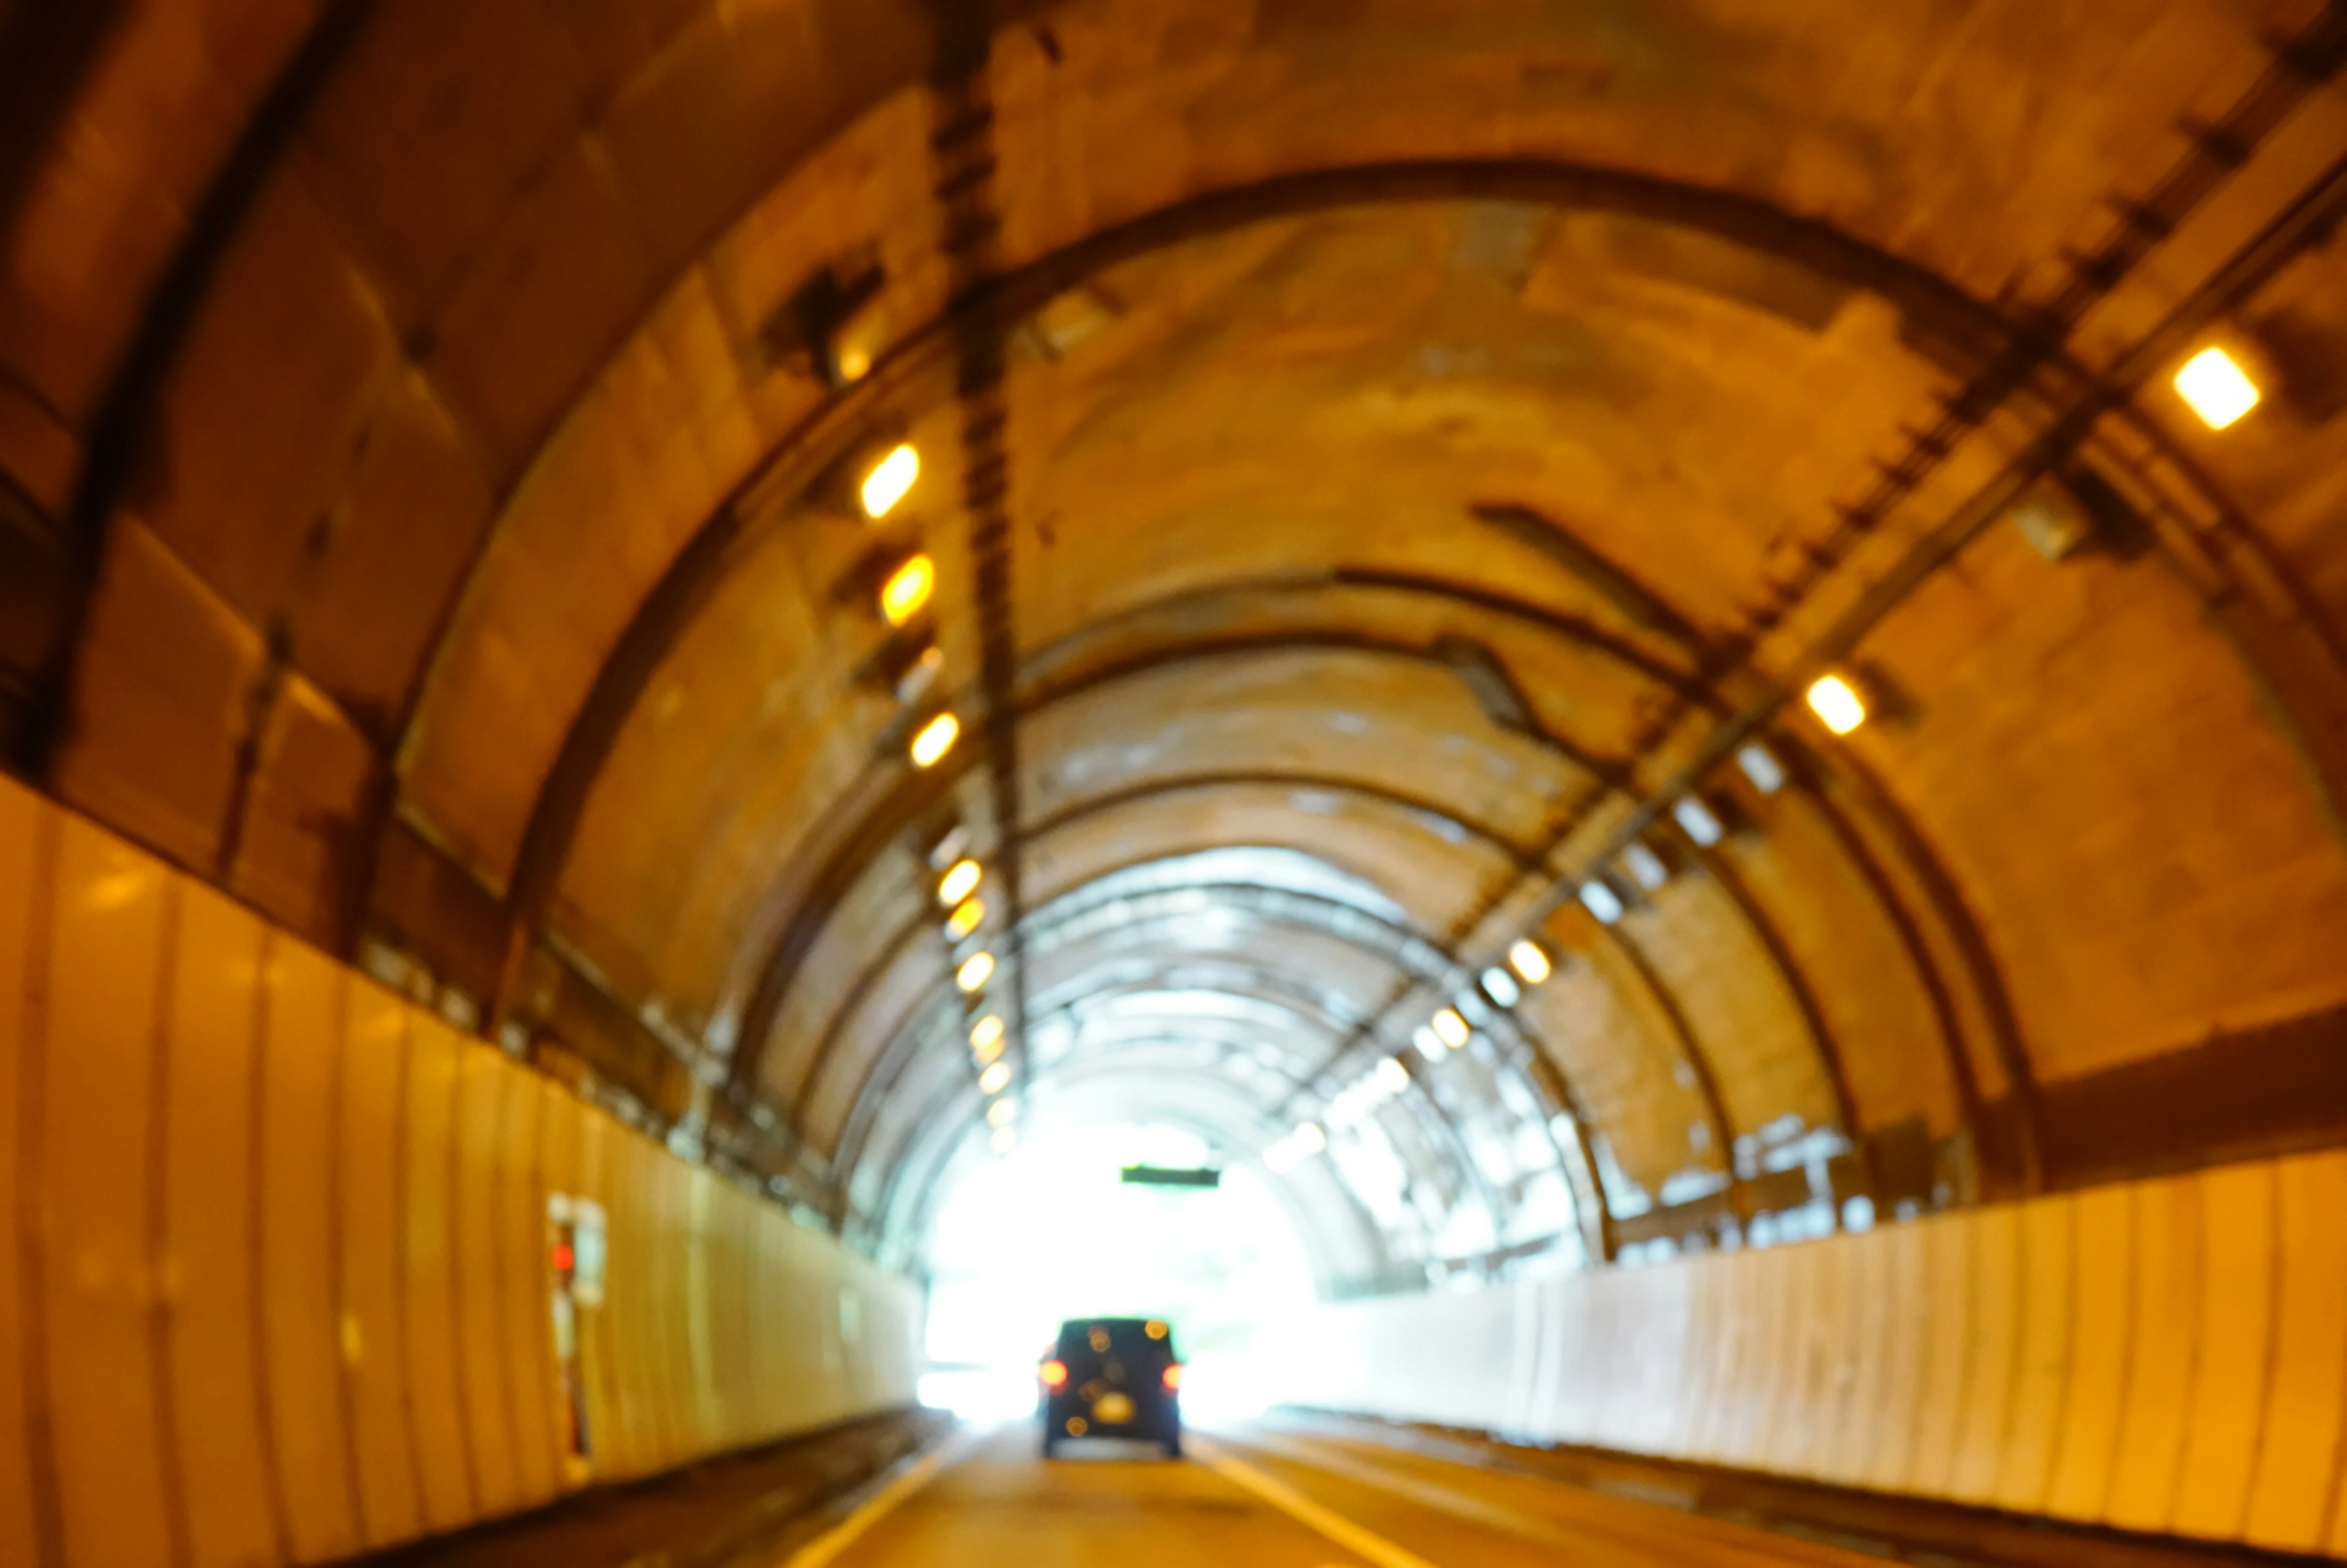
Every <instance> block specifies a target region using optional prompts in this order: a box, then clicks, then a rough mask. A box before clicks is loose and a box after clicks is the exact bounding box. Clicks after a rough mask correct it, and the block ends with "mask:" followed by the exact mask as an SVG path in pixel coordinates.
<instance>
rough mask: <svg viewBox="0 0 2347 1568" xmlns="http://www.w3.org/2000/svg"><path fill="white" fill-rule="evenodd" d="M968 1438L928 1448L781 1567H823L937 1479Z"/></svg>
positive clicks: (964, 1449) (965, 1448)
mask: <svg viewBox="0 0 2347 1568" xmlns="http://www.w3.org/2000/svg"><path fill="white" fill-rule="evenodd" d="M970 1442H971V1439H970V1438H969V1435H968V1434H964V1435H962V1436H960V1437H958V1438H956V1439H954V1440H952V1441H951V1442H949V1443H947V1444H946V1445H945V1446H944V1447H943V1448H938V1449H932V1450H929V1452H928V1454H926V1455H924V1456H923V1457H922V1459H921V1460H920V1462H919V1463H917V1464H916V1465H914V1466H913V1468H912V1469H910V1470H908V1471H906V1472H905V1473H904V1474H902V1475H900V1476H898V1477H897V1479H896V1480H894V1481H890V1482H889V1483H888V1484H887V1486H884V1487H882V1488H881V1489H880V1490H879V1491H876V1492H874V1493H873V1494H872V1495H871V1496H870V1497H867V1498H866V1499H865V1500H864V1502H863V1504H862V1505H861V1506H860V1507H858V1508H857V1509H856V1512H853V1513H851V1514H849V1515H848V1516H847V1517H846V1518H845V1519H843V1520H841V1521H840V1522H838V1523H837V1524H835V1525H833V1526H832V1527H831V1528H830V1529H829V1530H827V1531H825V1532H824V1533H823V1534H821V1535H818V1536H816V1537H815V1539H814V1540H813V1541H810V1542H807V1543H806V1544H805V1546H802V1547H800V1548H799V1549H798V1550H797V1551H796V1552H794V1553H791V1554H790V1556H789V1557H788V1558H787V1559H785V1560H784V1564H783V1568H823V1565H824V1564H825V1563H829V1562H830V1561H831V1560H832V1559H833V1558H835V1557H837V1556H838V1555H839V1554H840V1553H843V1552H845V1551H846V1550H847V1549H848V1548H849V1547H851V1546H853V1545H855V1544H856V1542H857V1541H858V1540H859V1539H860V1538H861V1537H862V1536H863V1534H864V1532H866V1531H867V1530H869V1529H871V1528H872V1527H873V1526H874V1525H876V1524H877V1523H879V1522H881V1521H882V1520H884V1519H886V1518H887V1517H888V1515H889V1514H891V1513H893V1512H896V1511H897V1505H898V1504H900V1503H902V1502H903V1501H905V1500H906V1499H907V1498H908V1497H910V1496H912V1495H913V1493H915V1492H917V1491H920V1490H921V1488H923V1487H925V1486H927V1485H928V1484H929V1482H931V1481H935V1480H937V1478H938V1471H941V1470H943V1469H945V1468H946V1466H948V1465H949V1464H952V1463H954V1462H955V1461H956V1460H959V1459H960V1458H961V1456H962V1455H963V1454H964V1453H965V1452H967V1451H968V1450H969V1445H970Z"/></svg>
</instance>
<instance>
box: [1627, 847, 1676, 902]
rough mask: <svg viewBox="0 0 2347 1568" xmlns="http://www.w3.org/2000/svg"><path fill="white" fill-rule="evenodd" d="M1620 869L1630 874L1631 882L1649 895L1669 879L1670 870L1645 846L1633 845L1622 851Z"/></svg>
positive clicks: (1660, 857)
mask: <svg viewBox="0 0 2347 1568" xmlns="http://www.w3.org/2000/svg"><path fill="white" fill-rule="evenodd" d="M1622 869H1623V870H1624V871H1626V872H1628V873H1629V874H1630V880H1631V881H1633V882H1635V883H1636V884H1637V885H1638V886H1641V887H1643V888H1645V890H1646V891H1647V892H1649V893H1652V892H1654V891H1655V889H1657V888H1659V887H1660V886H1662V885H1663V884H1664V883H1665V882H1668V881H1669V880H1670V879H1671V868H1670V867H1669V866H1665V865H1664V864H1663V857H1662V856H1659V855H1657V854H1655V851H1654V847H1653V846H1652V845H1647V844H1642V843H1641V844H1633V845H1630V847H1629V848H1627V849H1625V850H1624V851H1623V852H1622Z"/></svg>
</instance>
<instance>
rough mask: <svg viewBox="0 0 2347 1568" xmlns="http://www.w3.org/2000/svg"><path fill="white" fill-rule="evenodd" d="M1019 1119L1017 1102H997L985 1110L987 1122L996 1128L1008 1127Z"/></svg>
mask: <svg viewBox="0 0 2347 1568" xmlns="http://www.w3.org/2000/svg"><path fill="white" fill-rule="evenodd" d="M1018 1117H1019V1102H1017V1101H1016V1100H998V1101H996V1102H994V1103H993V1104H991V1105H989V1106H988V1107H987V1108H986V1120H987V1122H989V1124H990V1125H992V1126H996V1127H1008V1126H1010V1123H1011V1122H1014V1121H1016V1120H1018Z"/></svg>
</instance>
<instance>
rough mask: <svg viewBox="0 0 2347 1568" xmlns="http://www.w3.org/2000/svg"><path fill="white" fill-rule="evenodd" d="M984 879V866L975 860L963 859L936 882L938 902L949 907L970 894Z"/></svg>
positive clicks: (976, 889) (975, 890)
mask: <svg viewBox="0 0 2347 1568" xmlns="http://www.w3.org/2000/svg"><path fill="white" fill-rule="evenodd" d="M985 879H986V867H984V866H980V865H979V863H978V862H977V861H975V860H964V861H961V862H960V863H958V865H956V866H954V868H953V869H952V870H951V871H948V872H947V873H946V875H945V880H943V881H941V882H939V883H938V903H940V904H942V905H944V906H945V907H947V908H948V909H950V908H952V907H954V906H955V905H957V904H958V903H960V902H961V901H962V900H963V899H965V898H967V897H969V896H970V895H971V894H973V893H975V892H977V891H978V885H979V883H980V882H982V881H984V880H985Z"/></svg>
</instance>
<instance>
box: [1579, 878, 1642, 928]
mask: <svg viewBox="0 0 2347 1568" xmlns="http://www.w3.org/2000/svg"><path fill="white" fill-rule="evenodd" d="M1581 907H1583V908H1584V909H1586V910H1588V911H1589V912H1590V913H1591V914H1592V915H1594V916H1596V917H1597V923H1598V924H1599V925H1601V926H1611V925H1614V923H1616V922H1617V921H1619V920H1620V919H1621V918H1622V917H1623V916H1624V915H1626V914H1628V913H1629V912H1630V907H1629V906H1628V905H1627V904H1624V903H1623V902H1622V895H1620V894H1619V893H1616V892H1614V888H1613V886H1612V885H1611V884H1608V883H1604V882H1584V883H1583V884H1582V885H1581Z"/></svg>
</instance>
